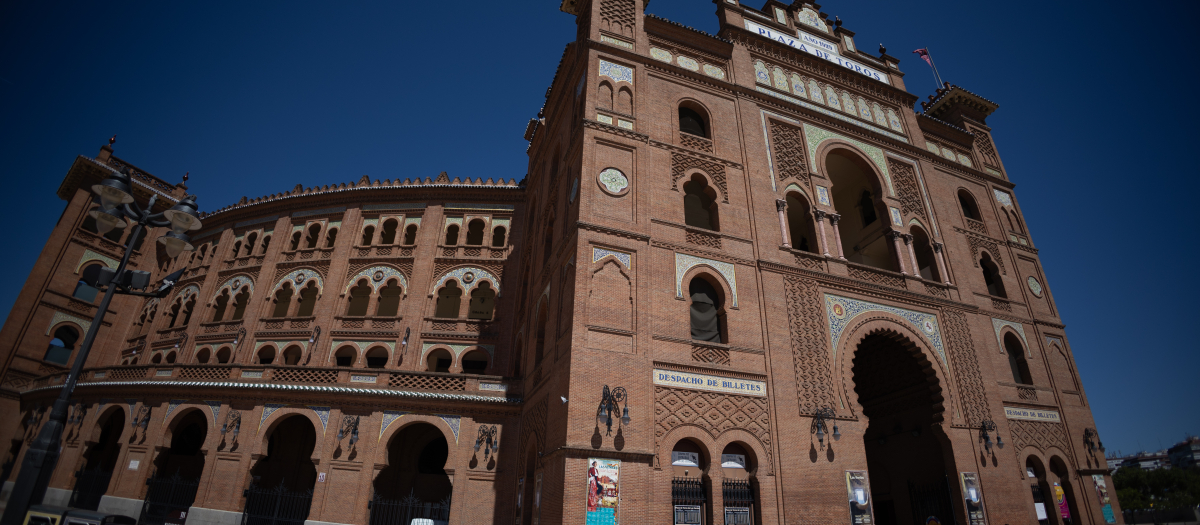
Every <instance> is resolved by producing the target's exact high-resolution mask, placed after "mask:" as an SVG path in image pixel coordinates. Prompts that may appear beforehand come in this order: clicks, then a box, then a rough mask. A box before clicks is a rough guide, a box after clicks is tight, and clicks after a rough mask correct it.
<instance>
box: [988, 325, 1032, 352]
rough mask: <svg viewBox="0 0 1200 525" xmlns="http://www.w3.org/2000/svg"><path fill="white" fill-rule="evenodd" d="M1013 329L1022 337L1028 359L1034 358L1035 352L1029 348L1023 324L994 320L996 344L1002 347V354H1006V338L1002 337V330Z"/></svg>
mask: <svg viewBox="0 0 1200 525" xmlns="http://www.w3.org/2000/svg"><path fill="white" fill-rule="evenodd" d="M1006 326H1007V327H1009V328H1012V329H1013V330H1014V331H1016V332H1017V334H1018V335H1020V336H1021V342H1022V343H1024V344H1025V353H1026V355H1027V356H1028V357H1033V351H1032V350H1031V349H1030V348H1029V341H1028V340H1027V339H1025V327H1023V326H1021V323H1014V322H1012V321H1006V320H1004V319H996V318H995V317H993V318H992V328H993V329H994V330H995V331H996V344H997V345H1000V353H1001V354H1003V353H1004V338H1003V337H1001V336H1000V329H1001V328H1004V327H1006Z"/></svg>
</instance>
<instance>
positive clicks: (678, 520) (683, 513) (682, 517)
mask: <svg viewBox="0 0 1200 525" xmlns="http://www.w3.org/2000/svg"><path fill="white" fill-rule="evenodd" d="M703 510H704V509H702V508H701V507H700V506H699V505H676V506H675V525H701V522H700V515H701V513H702V512H703Z"/></svg>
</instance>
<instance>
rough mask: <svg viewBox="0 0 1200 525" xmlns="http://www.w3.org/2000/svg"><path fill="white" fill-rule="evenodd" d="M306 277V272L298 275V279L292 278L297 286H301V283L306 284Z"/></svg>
mask: <svg viewBox="0 0 1200 525" xmlns="http://www.w3.org/2000/svg"><path fill="white" fill-rule="evenodd" d="M304 277H305V275H304V272H300V273H298V274H296V277H293V278H292V281H295V283H296V284H300V283H302V282H304Z"/></svg>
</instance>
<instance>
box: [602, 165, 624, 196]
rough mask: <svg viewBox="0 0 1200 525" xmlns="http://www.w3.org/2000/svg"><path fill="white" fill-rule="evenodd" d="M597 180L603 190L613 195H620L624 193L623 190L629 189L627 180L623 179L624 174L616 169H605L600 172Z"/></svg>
mask: <svg viewBox="0 0 1200 525" xmlns="http://www.w3.org/2000/svg"><path fill="white" fill-rule="evenodd" d="M598 179H599V181H600V184H603V185H604V188H605V189H607V190H608V192H609V193H612V194H614V195H616V194H620V193H621V192H623V191H625V188H628V187H629V179H628V178H626V177H625V174H624V173H621V170H619V169H616V168H607V169H605V170H604V171H601V172H600V176H599V177H598Z"/></svg>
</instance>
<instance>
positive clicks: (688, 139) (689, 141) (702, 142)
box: [679, 131, 713, 153]
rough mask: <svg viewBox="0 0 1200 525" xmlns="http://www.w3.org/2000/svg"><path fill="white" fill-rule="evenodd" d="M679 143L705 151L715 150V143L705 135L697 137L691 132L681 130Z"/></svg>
mask: <svg viewBox="0 0 1200 525" xmlns="http://www.w3.org/2000/svg"><path fill="white" fill-rule="evenodd" d="M679 144H680V145H682V146H683V147H685V148H691V149H694V150H696V151H703V152H704V153H712V152H713V143H712V141H711V140H708V139H706V138H704V137H697V136H695V135H692V134H691V133H684V132H682V131H680V132H679Z"/></svg>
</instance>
